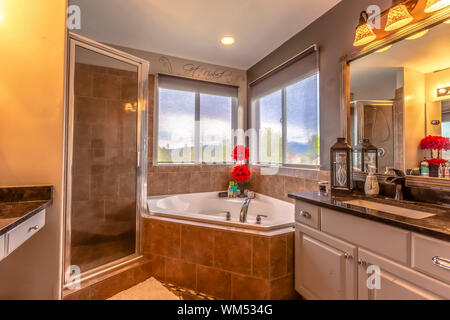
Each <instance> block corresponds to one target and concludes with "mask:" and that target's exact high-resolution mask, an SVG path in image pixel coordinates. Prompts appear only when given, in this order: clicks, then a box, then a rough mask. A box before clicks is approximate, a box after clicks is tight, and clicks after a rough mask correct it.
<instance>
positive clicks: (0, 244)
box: [0, 235, 5, 261]
mask: <svg viewBox="0 0 450 320" xmlns="http://www.w3.org/2000/svg"><path fill="white" fill-rule="evenodd" d="M4 257H5V236H4V235H3V236H0V261H2V260H3V258H4Z"/></svg>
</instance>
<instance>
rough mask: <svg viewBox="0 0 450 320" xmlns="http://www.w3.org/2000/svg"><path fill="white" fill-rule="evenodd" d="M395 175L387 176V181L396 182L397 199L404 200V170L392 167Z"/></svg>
mask: <svg viewBox="0 0 450 320" xmlns="http://www.w3.org/2000/svg"><path fill="white" fill-rule="evenodd" d="M392 171H394V173H395V176H391V177H387V178H386V180H385V182H386V183H390V184H395V200H403V199H404V198H405V196H404V192H405V183H406V176H405V173H404V172H403V171H402V170H398V169H392Z"/></svg>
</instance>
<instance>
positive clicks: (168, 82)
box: [158, 74, 238, 98]
mask: <svg viewBox="0 0 450 320" xmlns="http://www.w3.org/2000/svg"><path fill="white" fill-rule="evenodd" d="M158 86H159V88H163V89H170V90H180V91H190V92H198V93H203V94H210V95H215V96H223V97H231V98H237V97H238V87H236V86H232V85H226V84H219V83H213V82H208V81H202V80H194V79H188V78H182V77H177V76H171V75H165V74H159V75H158Z"/></svg>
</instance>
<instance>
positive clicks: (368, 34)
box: [353, 11, 377, 47]
mask: <svg viewBox="0 0 450 320" xmlns="http://www.w3.org/2000/svg"><path fill="white" fill-rule="evenodd" d="M367 17H368V15H367V12H365V11H362V12H361V14H360V16H359V24H358V26H357V27H356V32H355V41H354V42H353V45H354V46H355V47H358V46H363V45H365V44H368V43H369V42H372V41H373V40H375V39H376V38H377V36H376V35H375V33H374V32H373V30H372V27H371V26H370V25H369V24H368V23H367Z"/></svg>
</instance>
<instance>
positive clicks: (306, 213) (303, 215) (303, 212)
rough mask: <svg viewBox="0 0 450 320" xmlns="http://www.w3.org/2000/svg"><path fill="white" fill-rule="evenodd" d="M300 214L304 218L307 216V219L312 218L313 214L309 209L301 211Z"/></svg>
mask: <svg viewBox="0 0 450 320" xmlns="http://www.w3.org/2000/svg"><path fill="white" fill-rule="evenodd" d="M300 215H301V216H302V217H303V218H306V219H311V214H310V213H309V212H308V211H303V210H302V211H300Z"/></svg>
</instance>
